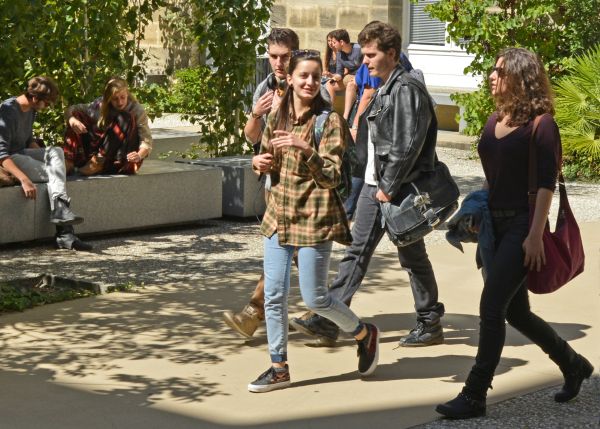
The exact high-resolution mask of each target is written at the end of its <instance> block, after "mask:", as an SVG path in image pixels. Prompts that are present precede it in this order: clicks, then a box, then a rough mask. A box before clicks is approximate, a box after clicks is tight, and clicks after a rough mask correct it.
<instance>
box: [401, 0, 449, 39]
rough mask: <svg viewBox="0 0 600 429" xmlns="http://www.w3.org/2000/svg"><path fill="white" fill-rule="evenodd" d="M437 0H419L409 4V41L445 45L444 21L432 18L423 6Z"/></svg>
mask: <svg viewBox="0 0 600 429" xmlns="http://www.w3.org/2000/svg"><path fill="white" fill-rule="evenodd" d="M438 1H439V0H419V2H418V3H416V4H415V3H411V4H410V34H409V40H410V43H414V44H418V45H435V46H445V45H446V23H444V22H442V21H439V20H437V19H434V18H432V17H430V16H429V14H428V13H427V12H425V11H424V9H425V6H427V5H430V4H433V3H437V2H438Z"/></svg>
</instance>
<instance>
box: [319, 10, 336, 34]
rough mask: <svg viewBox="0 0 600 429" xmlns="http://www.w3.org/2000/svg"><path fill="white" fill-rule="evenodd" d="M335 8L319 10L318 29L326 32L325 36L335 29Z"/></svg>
mask: <svg viewBox="0 0 600 429" xmlns="http://www.w3.org/2000/svg"><path fill="white" fill-rule="evenodd" d="M337 11H338V10H337V8H336V7H321V8H320V9H319V27H321V28H322V29H324V30H327V31H326V33H325V35H327V33H329V32H330V31H331V30H334V29H336V28H338V27H337Z"/></svg>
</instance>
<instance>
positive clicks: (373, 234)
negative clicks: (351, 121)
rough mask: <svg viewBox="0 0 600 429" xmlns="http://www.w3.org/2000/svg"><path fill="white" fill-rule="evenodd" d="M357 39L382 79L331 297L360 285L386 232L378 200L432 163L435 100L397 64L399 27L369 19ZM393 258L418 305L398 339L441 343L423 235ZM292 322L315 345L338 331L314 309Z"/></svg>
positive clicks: (360, 153)
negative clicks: (348, 237) (412, 323)
mask: <svg viewBox="0 0 600 429" xmlns="http://www.w3.org/2000/svg"><path fill="white" fill-rule="evenodd" d="M358 41H359V43H360V45H361V50H362V53H363V55H364V57H363V63H364V64H366V65H367V68H368V70H369V75H370V76H372V77H378V78H380V79H381V80H382V81H383V85H382V86H380V87H379V89H378V90H377V92H376V93H375V95H374V96H373V99H372V101H371V102H370V104H369V105H368V106H367V108H366V109H365V111H364V113H363V114H362V115H361V117H360V119H359V123H358V131H357V142H358V144H357V145H356V153H357V157H358V159H359V170H360V171H361V172H364V178H365V185H364V186H363V188H362V190H361V193H360V195H359V198H358V205H357V208H356V213H355V215H354V219H355V222H354V225H353V227H352V244H351V245H350V246H348V247H347V248H346V252H345V254H344V257H343V258H342V260H341V262H340V264H339V271H338V274H337V276H336V278H335V279H334V281H333V282H332V284H331V288H330V290H331V294H332V296H333V297H335V298H337V299H339V300H341V301H343V302H345V303H347V304H349V303H350V301H351V299H352V296H353V295H354V293H355V292H356V291H357V290H358V288H359V287H360V285H361V283H362V280H363V278H364V276H365V275H366V273H367V269H368V266H369V262H370V261H371V257H372V255H373V253H374V252H375V249H376V247H377V245H378V244H379V241H380V240H381V238H382V237H383V235H384V233H385V229H384V227H383V226H382V223H381V205H380V204H381V202H386V201H390V200H392V199H393V198H394V197H396V196H398V195H399V194H400V191H401V188H402V185H404V184H407V183H409V182H411V181H412V180H414V179H415V178H416V177H418V176H419V175H420V174H421V173H422V172H427V171H433V170H434V163H435V160H436V153H435V144H436V139H437V120H436V117H435V114H434V112H433V105H432V103H433V101H432V99H431V97H430V96H429V94H428V92H427V89H426V88H425V86H424V85H423V84H422V83H421V82H419V81H418V80H417V79H415V78H414V77H413V76H411V75H410V73H409V72H407V70H406V69H405V68H404V67H403V66H402V65H401V63H400V54H401V46H402V41H401V38H400V34H399V33H398V31H397V30H396V29H394V28H393V27H392V26H390V25H389V24H385V23H382V22H371V23H369V24H367V26H366V27H365V28H364V29H363V30H362V31H361V32H360V34H359V36H358ZM361 143H363V144H361ZM398 259H399V261H400V265H401V267H402V268H403V269H405V270H406V271H408V275H409V279H410V285H411V289H412V293H413V298H414V302H415V310H416V312H417V324H416V327H415V328H414V329H412V330H411V331H410V333H409V334H408V335H406V336H404V337H402V338H401V339H400V345H401V346H405V347H415V346H428V345H433V344H440V343H442V342H443V338H444V337H443V330H442V325H441V323H440V318H441V317H442V316H443V315H444V305H443V304H442V303H440V302H438V288H437V283H436V279H435V276H434V273H433V268H432V266H431V262H430V261H429V257H428V256H427V252H426V249H425V243H424V241H423V239H421V240H419V241H417V242H415V243H413V244H411V245H408V246H405V247H398ZM290 325H291V326H293V327H294V328H296V329H297V330H300V331H302V332H304V333H306V334H309V335H313V336H316V337H317V339H318V343H317V344H316V345H324V346H331V345H333V344H334V343H335V341H336V339H337V336H338V333H339V328H338V327H337V326H336V325H335V324H333V323H332V322H331V321H329V320H327V319H325V318H323V317H320V316H318V315H316V314H315V315H313V316H311V317H303V318H293V319H292V320H291V321H290Z"/></svg>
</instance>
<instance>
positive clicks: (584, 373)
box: [554, 355, 594, 402]
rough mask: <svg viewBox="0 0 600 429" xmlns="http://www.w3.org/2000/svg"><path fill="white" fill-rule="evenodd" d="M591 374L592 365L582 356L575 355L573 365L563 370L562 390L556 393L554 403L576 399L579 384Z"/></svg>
mask: <svg viewBox="0 0 600 429" xmlns="http://www.w3.org/2000/svg"><path fill="white" fill-rule="evenodd" d="M561 369H562V368H561ZM592 372H594V367H593V366H592V364H591V363H590V362H589V361H588V360H587V359H586V358H584V357H583V356H581V355H577V360H576V361H575V365H574V366H573V367H571V368H567V369H566V370H563V376H564V377H565V384H564V385H563V387H562V389H560V390H559V391H558V392H556V394H555V395H554V400H555V401H556V402H567V401H570V400H571V399H573V398H574V397H576V396H577V395H578V394H579V391H580V390H581V383H583V380H585V379H586V378H590V376H591V375H592Z"/></svg>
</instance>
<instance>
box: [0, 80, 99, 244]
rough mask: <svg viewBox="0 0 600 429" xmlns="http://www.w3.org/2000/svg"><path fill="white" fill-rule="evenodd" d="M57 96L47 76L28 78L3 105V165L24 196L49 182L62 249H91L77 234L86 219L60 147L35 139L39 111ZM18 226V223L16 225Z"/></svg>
mask: <svg viewBox="0 0 600 429" xmlns="http://www.w3.org/2000/svg"><path fill="white" fill-rule="evenodd" d="M57 98H58V87H57V86H56V83H54V81H53V80H52V79H50V78H48V77H45V76H37V77H34V78H32V79H30V80H29V82H28V84H27V91H26V92H25V93H24V94H21V95H19V96H18V97H11V98H9V99H7V100H4V102H2V104H1V105H0V166H2V167H3V168H4V170H6V171H7V172H9V173H10V174H12V175H13V176H14V177H15V178H16V179H17V180H18V181H19V182H20V183H21V188H22V189H23V193H24V194H25V198H27V199H31V200H35V199H36V197H37V188H36V185H35V183H46V184H47V187H48V197H49V199H50V218H49V221H50V222H51V223H53V224H55V225H56V246H57V247H58V248H59V249H73V250H91V248H92V246H91V245H89V244H88V243H84V242H82V241H81V240H79V238H77V236H75V233H74V230H73V225H75V224H78V223H81V222H83V218H82V217H81V216H77V215H76V214H75V213H73V211H72V210H71V208H70V207H69V206H70V201H71V200H70V198H69V197H68V195H67V191H66V170H65V158H64V154H63V151H62V149H61V148H60V147H41V146H40V145H38V144H37V143H36V142H35V140H34V139H33V122H34V121H35V117H36V114H37V113H38V112H41V111H42V110H44V109H46V108H48V107H49V106H51V105H52V104H54V103H55V102H56V99H57ZM17 227H18V226H17Z"/></svg>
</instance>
